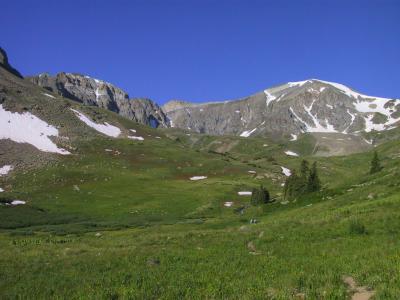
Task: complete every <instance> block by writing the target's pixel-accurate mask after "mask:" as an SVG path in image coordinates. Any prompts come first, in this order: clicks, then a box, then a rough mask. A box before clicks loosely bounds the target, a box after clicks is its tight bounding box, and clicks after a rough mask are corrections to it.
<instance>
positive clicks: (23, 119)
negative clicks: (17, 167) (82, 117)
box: [0, 104, 70, 155]
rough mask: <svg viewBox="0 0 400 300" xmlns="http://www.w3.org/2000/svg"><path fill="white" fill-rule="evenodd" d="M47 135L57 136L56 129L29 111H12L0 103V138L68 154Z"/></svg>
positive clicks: (45, 150) (46, 150)
mask: <svg viewBox="0 0 400 300" xmlns="http://www.w3.org/2000/svg"><path fill="white" fill-rule="evenodd" d="M49 136H58V130H57V129H56V128H55V127H54V126H52V125H49V124H47V123H46V122H45V121H43V120H41V119H39V118H38V117H36V116H35V115H33V114H31V113H30V112H24V113H22V114H20V113H13V112H11V111H6V110H5V109H4V108H3V105H2V104H0V139H10V140H12V141H14V142H17V143H28V144H31V145H32V146H34V147H36V148H37V149H39V150H41V151H44V152H53V153H59V154H64V155H65V154H70V153H69V152H68V151H67V150H65V149H62V148H58V147H57V145H56V144H55V143H53V142H52V140H50V138H49Z"/></svg>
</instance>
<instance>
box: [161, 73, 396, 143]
mask: <svg viewBox="0 0 400 300" xmlns="http://www.w3.org/2000/svg"><path fill="white" fill-rule="evenodd" d="M164 107H166V108H167V115H168V117H169V118H170V120H171V125H172V126H174V127H179V128H184V129H189V130H193V131H196V132H200V133H207V134H215V135H223V134H230V135H240V136H243V137H248V136H250V135H265V134H279V135H288V136H289V135H291V136H292V137H293V138H296V136H297V135H298V134H300V133H305V132H325V133H358V132H360V131H365V132H369V131H371V130H377V131H381V130H386V129H390V128H392V127H394V126H397V125H398V124H399V122H400V101H397V100H395V99H386V98H379V97H371V96H366V95H363V94H360V93H358V92H356V91H354V90H352V89H350V88H348V87H346V86H344V85H341V84H337V83H332V82H327V81H322V80H316V79H311V80H305V81H301V82H289V83H287V84H283V85H280V86H276V87H273V88H270V89H267V90H265V91H263V92H261V93H258V94H255V95H253V96H250V97H247V98H243V99H239V100H235V101H225V102H217V103H205V104H192V103H186V102H179V103H176V102H172V103H167V104H166V105H165V106H164Z"/></svg>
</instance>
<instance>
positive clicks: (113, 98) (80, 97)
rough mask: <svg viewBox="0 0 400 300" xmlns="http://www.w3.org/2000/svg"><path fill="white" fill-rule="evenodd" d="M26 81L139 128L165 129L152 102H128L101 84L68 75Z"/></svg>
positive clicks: (160, 112)
mask: <svg viewBox="0 0 400 300" xmlns="http://www.w3.org/2000/svg"><path fill="white" fill-rule="evenodd" d="M29 80H30V81H31V82H33V83H35V84H37V85H39V86H41V87H44V88H46V89H48V90H49V91H52V92H54V93H58V94H59V95H61V96H63V97H66V98H70V99H72V100H75V101H78V102H81V103H83V104H85V105H91V106H98V107H101V108H105V109H108V110H111V111H113V112H116V113H118V114H120V115H121V116H124V117H126V118H128V119H131V120H135V121H137V122H139V123H142V124H146V125H149V126H152V127H168V124H169V122H168V119H167V117H166V115H165V114H164V112H163V110H162V109H161V108H160V107H159V106H158V105H157V104H156V103H154V102H153V101H152V100H150V99H144V98H135V99H129V96H128V94H127V93H126V92H124V91H123V90H121V89H120V88H118V87H116V86H114V85H112V84H110V83H108V82H105V81H102V80H98V79H94V78H91V77H88V76H83V75H80V74H71V73H58V74H57V75H56V76H50V75H49V74H46V73H44V74H40V75H38V76H34V77H29Z"/></svg>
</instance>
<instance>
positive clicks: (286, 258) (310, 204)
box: [0, 129, 400, 299]
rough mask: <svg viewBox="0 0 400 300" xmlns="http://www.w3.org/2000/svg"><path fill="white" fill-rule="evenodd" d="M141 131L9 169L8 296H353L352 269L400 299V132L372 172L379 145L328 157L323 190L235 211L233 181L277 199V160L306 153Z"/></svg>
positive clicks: (2, 249) (4, 246) (5, 182)
mask: <svg viewBox="0 0 400 300" xmlns="http://www.w3.org/2000/svg"><path fill="white" fill-rule="evenodd" d="M138 130H140V129H138ZM139 134H141V135H143V136H144V135H146V136H145V141H144V142H134V141H130V140H127V139H121V140H112V141H111V140H108V139H98V140H94V141H91V142H90V143H82V144H81V145H80V146H79V147H78V149H79V150H78V153H76V155H73V156H70V157H65V158H63V160H61V161H60V162H59V163H57V164H54V165H51V166H48V167H46V168H44V169H38V170H32V171H29V172H26V173H25V174H24V173H16V174H14V175H13V176H12V177H10V178H7V179H2V182H0V183H1V184H2V186H4V187H8V188H7V190H8V192H6V193H3V194H4V195H2V197H4V199H6V198H9V199H15V198H18V199H24V200H26V201H27V204H26V205H23V206H16V207H7V206H0V228H1V232H0V295H1V298H2V299H16V298H17V299H18V298H22V299H25V298H29V299H44V298H46V299H154V298H160V299H180V298H190V299H204V298H211V299H220V298H223V299H304V298H306V299H347V298H348V297H350V296H351V293H349V291H348V287H347V286H346V285H345V283H344V282H343V276H352V277H353V278H354V279H355V280H356V281H357V282H358V283H359V284H362V285H365V286H369V287H371V288H372V289H373V290H374V291H375V292H376V294H375V299H398V297H399V295H400V252H399V249H400V239H399V234H400V186H399V184H400V180H399V175H400V172H399V170H400V169H399V163H400V153H399V151H398V150H397V149H398V146H399V143H398V142H389V143H386V144H384V145H382V146H380V147H379V148H378V150H379V153H380V155H381V157H382V159H383V161H382V163H383V165H384V167H385V168H384V169H383V171H382V172H380V173H378V174H376V175H368V174H367V173H368V166H369V160H370V158H371V153H364V154H357V155H351V156H348V157H336V158H319V159H318V163H319V166H320V176H321V179H322V181H323V183H324V184H325V185H324V190H323V192H321V193H320V194H313V195H309V196H307V197H304V198H303V199H298V200H297V201H295V202H290V203H288V204H286V205H283V204H281V203H280V202H279V201H277V202H276V203H273V204H269V205H266V206H265V207H263V208H254V207H249V208H247V209H245V210H244V213H243V214H240V213H237V210H236V208H238V207H241V206H244V205H246V204H247V202H248V200H249V199H248V198H247V197H240V196H237V192H238V191H244V190H250V189H251V188H252V187H254V186H258V185H259V184H260V183H263V184H264V185H265V186H267V187H268V188H269V190H270V191H271V193H272V195H273V196H275V197H277V199H278V200H279V195H280V192H281V186H280V185H281V183H282V182H283V180H284V176H283V175H282V174H281V169H280V166H286V167H289V168H295V167H298V165H299V162H300V159H301V158H295V157H288V156H286V155H284V154H283V152H282V149H283V148H284V147H285V145H283V146H282V147H278V146H271V147H263V141H262V140H258V139H248V140H245V139H240V140H241V141H244V140H245V141H244V142H239V144H238V145H237V146H236V149H237V150H236V152H235V149H231V150H230V154H229V155H219V154H216V153H212V152H211V153H210V152H207V151H201V150H198V149H196V148H191V147H188V146H187V145H186V144H185V143H184V142H180V141H172V140H170V139H168V138H167V137H165V136H164V135H163V136H161V139H155V138H154V133H153V132H152V131H149V132H139ZM149 134H150V135H153V136H148V135H149ZM299 143H301V142H299ZM246 145H252V149H253V151H246ZM257 145H258V146H257ZM294 147H295V146H294ZM297 147H299V146H297ZM106 149H109V150H112V151H106ZM299 151H301V149H299ZM246 153H247V154H246ZM249 153H250V154H249ZM265 153H266V154H265ZM310 160H313V159H310ZM249 170H255V171H257V174H264V176H261V177H259V178H258V179H257V178H256V177H255V176H254V175H251V174H249V173H248V171H249ZM198 175H203V176H207V177H208V178H207V179H206V180H202V181H190V180H189V178H190V177H191V176H198ZM10 187H11V188H10ZM225 201H233V202H234V205H233V207H224V205H223V204H224V202H225ZM253 218H256V219H257V221H258V223H257V224H249V220H250V219H253Z"/></svg>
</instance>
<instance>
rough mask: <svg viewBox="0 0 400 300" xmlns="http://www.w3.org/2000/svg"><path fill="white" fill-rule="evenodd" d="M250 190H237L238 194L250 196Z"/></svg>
mask: <svg viewBox="0 0 400 300" xmlns="http://www.w3.org/2000/svg"><path fill="white" fill-rule="evenodd" d="M251 194H252V192H248V191H242V192H238V195H239V196H251Z"/></svg>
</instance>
